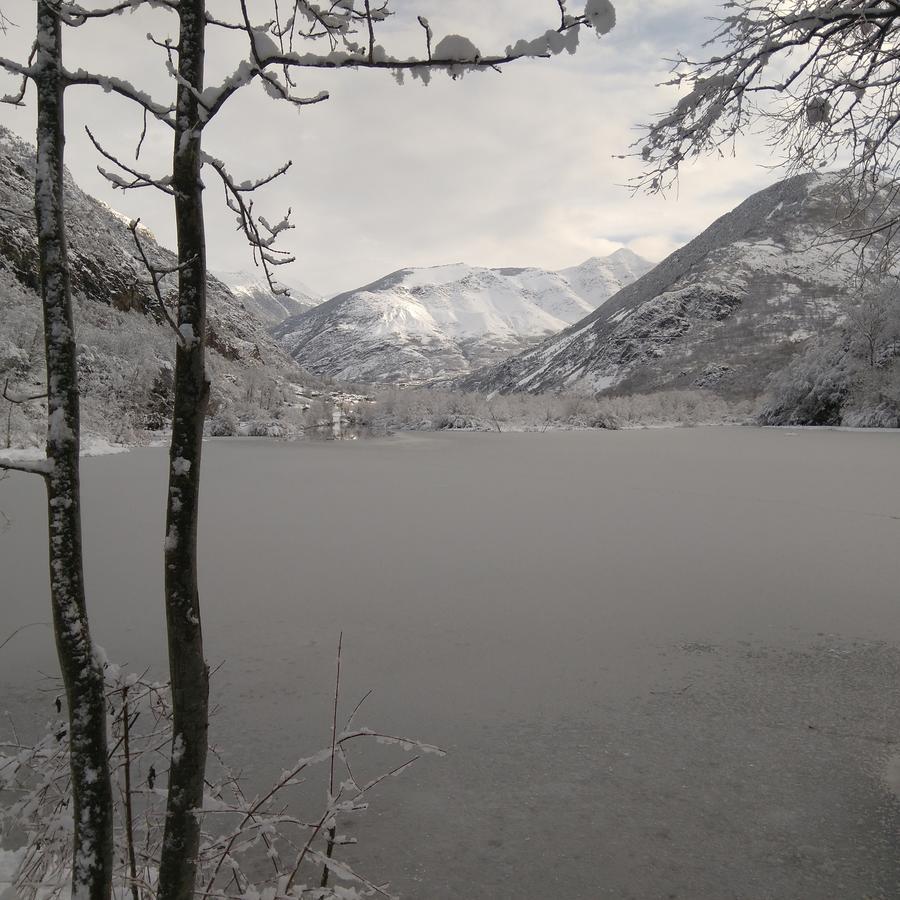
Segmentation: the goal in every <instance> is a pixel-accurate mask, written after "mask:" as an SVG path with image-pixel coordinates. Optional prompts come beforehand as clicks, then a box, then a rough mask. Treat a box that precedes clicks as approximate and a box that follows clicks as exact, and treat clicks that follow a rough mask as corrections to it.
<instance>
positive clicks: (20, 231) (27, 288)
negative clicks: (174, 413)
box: [0, 127, 299, 441]
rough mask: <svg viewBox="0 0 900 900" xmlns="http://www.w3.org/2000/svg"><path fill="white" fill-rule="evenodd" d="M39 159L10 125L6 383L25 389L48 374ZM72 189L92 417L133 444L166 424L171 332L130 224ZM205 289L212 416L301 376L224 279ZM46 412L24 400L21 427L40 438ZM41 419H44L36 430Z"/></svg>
mask: <svg viewBox="0 0 900 900" xmlns="http://www.w3.org/2000/svg"><path fill="white" fill-rule="evenodd" d="M34 166H35V159H34V148H33V147H32V146H31V145H30V144H28V143H26V142H24V141H22V140H20V139H19V138H17V137H16V136H15V135H13V134H12V133H10V132H9V131H7V130H6V129H3V128H2V127H0V380H5V379H6V378H9V379H10V383H11V385H13V386H15V387H16V389H17V390H18V391H19V392H21V393H26V394H27V393H36V392H37V391H34V390H31V388H39V387H40V386H41V385H42V383H43V381H44V377H45V375H44V368H43V348H42V344H41V341H40V339H39V338H40V335H41V324H40V315H41V312H40V309H41V307H40V299H39V297H38V295H37V294H36V293H35V289H36V288H37V286H38V276H37V267H38V258H37V241H36V235H35V227H34V212H33V202H34V201H33V197H34ZM65 190H66V211H67V221H66V226H67V234H68V240H69V261H70V266H71V273H72V293H73V300H74V306H75V310H74V313H75V320H76V327H77V333H78V352H79V370H80V371H79V378H80V384H81V388H82V400H83V402H82V410H83V413H84V424H85V427H86V428H87V429H88V430H93V431H94V432H95V433H96V434H99V435H102V436H105V437H107V438H109V439H111V440H128V439H130V438H129V434H128V432H130V431H134V430H141V429H146V428H150V429H155V428H160V427H163V426H164V425H165V423H166V421H167V417H168V409H169V404H170V398H171V386H172V385H171V382H172V377H171V373H172V363H173V361H174V348H175V343H174V340H173V335H172V332H171V330H170V328H169V326H168V324H167V323H166V321H165V316H164V315H163V314H162V312H161V310H160V309H159V307H158V303H157V300H156V298H155V296H154V293H153V291H152V288H151V287H150V284H149V279H148V276H147V273H146V271H145V269H144V267H143V264H142V263H141V262H140V260H139V259H138V258H137V250H136V248H135V245H134V240H133V237H132V235H131V233H130V231H129V228H128V224H129V223H128V219H127V218H126V217H124V216H122V215H121V214H120V213H117V212H116V211H115V210H112V209H110V208H109V207H108V206H107V205H106V204H104V203H102V202H100V201H98V200H95V199H94V198H93V197H90V196H88V195H87V194H85V193H84V192H83V191H82V190H81V189H80V188H79V187H78V185H77V184H76V183H75V181H74V180H73V179H72V177H71V175H70V174H69V173H68V172H67V173H66V184H65ZM139 234H140V239H141V243H142V245H143V247H144V250H145V252H146V254H147V256H148V257H149V259H150V260H151V261H152V262H153V263H154V264H155V265H157V266H159V267H161V268H167V269H170V268H172V267H173V266H174V264H175V257H174V255H173V254H172V253H171V252H170V251H169V250H167V249H165V248H164V247H160V246H159V245H158V244H157V242H156V240H155V238H154V237H153V235H152V234H151V233H150V232H149V231H148V230H147V229H145V228H143V227H141V228H140V229H139ZM207 287H208V304H209V315H208V322H207V339H208V347H209V350H210V353H209V364H210V372H211V376H212V391H211V397H212V400H211V409H212V411H213V412H215V411H217V410H222V409H227V408H228V407H229V405H234V403H236V402H238V401H241V402H242V401H243V398H245V397H246V396H247V395H248V393H251V391H250V389H249V387H248V385H250V386H256V385H258V384H260V383H269V384H271V385H273V386H278V387H279V388H280V386H282V385H287V381H288V380H290V381H293V380H295V379H296V378H297V377H298V376H299V372H298V369H297V366H296V364H295V363H294V361H293V360H292V359H291V358H290V357H289V356H288V355H287V354H286V353H285V352H284V351H283V350H282V349H281V347H280V346H279V345H278V344H277V343H276V342H275V341H274V340H273V338H272V337H271V336H270V335H269V333H268V331H267V329H266V326H265V323H264V322H261V321H260V320H259V319H258V318H257V317H256V316H255V315H254V314H253V312H252V311H250V310H248V309H247V308H246V306H245V305H244V304H242V303H241V302H239V301H238V300H236V299H235V297H234V296H233V295H232V294H231V292H230V291H229V290H228V288H227V287H226V286H225V285H224V284H222V283H221V282H220V281H219V280H218V279H216V278H214V277H210V278H209V280H208V284H207ZM175 288H176V285H175V283H174V279H172V278H171V277H170V278H168V279H166V281H165V282H164V285H163V294H164V296H165V298H166V301H167V303H169V304H172V303H173V301H174V294H175ZM289 388H290V386H289V385H288V386H286V387H285V391H288V390H289ZM254 390H255V387H254ZM270 393H272V394H273V395H274V394H275V393H276V391H275V388H274V387H273V389H272V391H271V392H270ZM41 415H42V412H41V409H40V406H39V404H26V405H25V406H18V407H16V408H15V409H14V410H13V411H12V416H13V420H14V427H13V431H14V432H16V431H17V432H18V433H19V435H20V436H21V435H24V436H25V440H26V441H29V440H31V439H32V438H33V435H34V434H35V433H38V432H39V431H40V427H41V426H40V420H41ZM32 423H38V424H37V425H35V427H36V428H37V432H34V431H33V429H31V425H32ZM29 429H31V430H29Z"/></svg>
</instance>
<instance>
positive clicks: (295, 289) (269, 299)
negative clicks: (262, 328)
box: [213, 269, 322, 326]
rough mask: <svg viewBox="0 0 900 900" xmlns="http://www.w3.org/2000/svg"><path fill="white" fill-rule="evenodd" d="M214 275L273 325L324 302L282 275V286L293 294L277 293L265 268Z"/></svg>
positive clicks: (256, 313)
mask: <svg viewBox="0 0 900 900" xmlns="http://www.w3.org/2000/svg"><path fill="white" fill-rule="evenodd" d="M213 274H214V275H215V277H216V278H218V279H219V281H221V282H222V283H223V284H225V285H226V286H227V287H228V288H229V290H230V291H231V293H232V294H234V296H235V298H236V299H237V301H238V302H239V303H241V304H243V306H244V308H245V309H247V310H248V311H249V312H251V313H252V314H253V315H254V316H255V317H256V318H257V319H259V320H260V321H261V322H265V323H266V324H267V325H270V326H273V325H279V324H281V323H282V322H283V321H284V320H285V319H287V318H289V317H290V316H298V315H300V314H301V313H304V312H306V311H307V310H310V309H312V308H313V307H314V306H318V305H319V304H320V303H321V302H322V298H321V297H320V296H319V295H318V294H316V293H315V292H313V291H311V290H310V289H309V288H308V287H307V286H306V285H305V284H302V283H301V282H299V281H291V282H284V281H281V279H280V278H278V282H277V284H278V286H279V287H284V288H287V289H288V290H289V291H290V294H288V295H285V294H276V293H274V292H273V291H272V289H271V287H269V282H268V281H267V280H266V276H265V274H264V273H263V272H262V270H261V269H256V270H254V271H252V272H246V271H240V272H214V273H213ZM274 274H275V276H276V277H278V276H280V275H281V271H280V269H276V270H275V273H274Z"/></svg>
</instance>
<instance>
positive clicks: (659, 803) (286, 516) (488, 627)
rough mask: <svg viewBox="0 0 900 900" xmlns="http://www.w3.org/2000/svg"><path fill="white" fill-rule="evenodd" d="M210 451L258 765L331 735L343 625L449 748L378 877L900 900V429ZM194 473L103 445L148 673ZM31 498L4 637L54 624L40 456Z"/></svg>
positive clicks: (349, 672) (23, 687) (410, 725)
mask: <svg viewBox="0 0 900 900" xmlns="http://www.w3.org/2000/svg"><path fill="white" fill-rule="evenodd" d="M205 454H206V455H205V468H204V478H205V481H204V489H203V525H202V559H201V564H202V565H201V579H202V580H201V587H202V594H201V600H202V605H203V608H204V625H205V634H206V646H207V656H208V658H209V660H210V662H211V663H212V664H216V663H218V662H220V661H221V662H223V666H222V668H221V669H220V670H219V671H218V673H217V674H216V676H215V679H214V682H213V700H214V702H215V703H217V704H218V705H219V706H220V707H221V709H220V711H219V712H218V714H217V715H216V716H215V719H214V722H213V727H214V733H215V736H216V738H217V739H218V740H219V742H220V743H221V744H223V745H224V746H226V747H227V748H228V751H229V755H230V757H231V758H232V759H233V760H235V761H236V762H239V763H240V764H242V765H243V766H244V768H245V772H246V775H247V778H248V780H249V781H250V782H251V784H257V783H260V782H259V779H263V780H268V778H269V777H270V776H274V775H275V774H277V773H278V772H280V771H281V769H282V768H283V767H284V766H286V765H287V764H289V762H290V761H291V760H293V759H294V758H295V757H297V756H302V755H306V754H307V753H308V752H311V751H313V750H315V749H318V748H319V747H320V746H324V745H325V744H326V743H327V740H328V730H329V721H330V718H329V717H330V713H329V704H330V699H331V685H332V679H333V661H334V655H335V647H336V643H337V638H338V633H339V631H340V630H341V629H343V631H344V635H345V637H344V667H345V680H344V698H345V701H346V703H347V705H350V706H352V703H353V702H355V700H356V699H358V697H359V696H360V695H361V694H362V693H363V692H364V691H366V690H368V689H369V688H372V689H374V691H375V693H374V695H373V696H372V698H371V699H370V700H369V701H368V703H367V705H366V709H367V712H366V713H365V715H363V717H362V722H364V723H365V724H367V725H369V726H371V727H373V728H376V727H377V728H379V729H384V730H391V731H397V732H401V733H406V734H412V735H414V736H417V737H420V738H422V739H423V740H427V741H430V742H433V743H436V744H440V745H441V746H443V747H445V748H446V749H447V750H448V751H449V754H450V755H449V756H448V757H447V758H446V759H436V758H431V757H429V758H426V759H424V760H423V761H422V762H420V763H419V764H417V766H416V767H415V768H414V769H413V770H412V771H411V772H408V773H406V774H405V775H404V776H403V777H402V778H400V779H397V780H394V779H391V781H390V783H389V784H385V785H384V787H383V789H379V793H378V795H377V796H376V797H375V798H374V802H373V806H372V809H371V810H370V812H369V813H368V814H366V816H365V817H364V818H363V819H362V820H360V825H359V826H358V827H356V828H354V829H353V833H354V834H356V835H357V836H358V837H359V839H360V847H359V849H358V850H357V851H355V858H357V859H360V860H361V861H362V866H361V867H362V868H363V870H364V871H365V872H366V873H367V874H369V875H370V876H371V877H373V878H376V879H381V880H390V881H391V883H392V886H393V888H394V889H395V890H396V891H398V892H399V893H401V894H402V896H404V897H406V898H408V900H445V898H484V900H488V898H491V900H493V898H497V900H506V898H509V900H512V898H517V900H522V898H525V900H532V898H533V900H545V898H546V900H550V898H572V900H575V898H578V900H581V898H584V900H590V898H599V897H610V898H616V900H627V898H634V900H656V898H660V900H670V898H679V900H732V898H734V900H765V898H772V900H776V898H777V900H829V898H833V900H863V898H888V897H897V896H898V895H900V841H898V826H900V807H898V805H897V802H896V800H895V798H894V796H893V794H892V793H891V791H890V784H891V783H894V784H895V785H897V786H898V789H900V690H898V685H900V650H898V648H900V434H887V433H844V432H828V431H825V432H812V431H800V432H791V431H787V430H759V429H750V428H697V429H675V430H655V431H624V432H596V433H591V432H586V433H575V432H568V433H552V432H548V433H546V434H504V435H497V434H443V435H422V436H411V437H400V438H395V439H387V440H377V441H366V442H362V441H360V442H343V443H331V444H313V443H302V444H291V445H288V444H279V443H275V442H265V441H250V440H244V441H224V442H223V441H219V442H212V443H208V444H207V445H206V449H205ZM165 463H166V454H165V451H164V450H163V449H144V450H139V451H135V452H133V453H130V454H126V455H122V456H114V457H105V458H99V459H89V460H86V461H85V463H84V483H85V492H86V501H85V504H86V511H85V514H86V529H85V530H86V541H85V548H86V554H87V563H88V588H89V603H90V612H91V616H92V622H93V627H94V633H95V637H96V638H97V640H98V641H99V642H100V643H101V644H102V645H103V646H104V647H105V648H106V649H107V652H108V653H109V655H110V657H111V658H113V659H118V660H123V661H127V662H128V663H129V664H130V666H131V667H133V668H136V669H141V668H143V667H144V666H146V665H154V664H158V663H159V661H160V660H161V659H162V655H163V653H164V636H163V610H162V601H161V595H162V565H161V549H160V548H161V542H162V533H163V528H162V521H163V505H162V504H163V497H164V490H163V480H164V475H165ZM0 510H2V511H3V513H4V514H5V515H6V516H7V517H8V518H9V520H10V521H9V524H8V526H7V527H5V528H4V529H3V530H2V531H0V573H2V576H0V577H2V582H0V584H2V587H0V591H2V598H3V599H2V610H3V613H2V632H3V634H2V635H0V639H2V637H4V636H5V635H6V634H7V633H8V632H10V631H11V630H12V629H13V628H15V627H17V626H19V625H21V624H23V623H26V622H32V621H35V620H39V619H44V620H47V619H48V618H49V616H48V612H47V588H46V555H45V550H44V547H43V540H44V510H43V497H42V487H41V485H40V484H39V482H38V480H37V479H30V478H28V477H26V476H12V477H10V478H9V479H8V480H6V481H4V482H3V483H2V484H0ZM53 665H54V663H53V651H52V644H51V638H50V634H49V631H47V630H46V629H43V628H34V629H30V630H28V631H26V632H23V633H22V634H21V635H19V636H18V637H17V638H15V639H14V640H13V641H12V642H11V643H10V644H8V645H7V646H6V647H5V648H4V649H3V650H2V651H0V684H2V685H3V696H2V699H0V706H4V707H8V708H10V709H12V710H14V711H15V712H16V715H17V716H18V717H22V716H26V715H27V712H28V710H29V709H30V710H32V711H33V710H34V708H35V696H36V694H35V690H34V686H35V683H36V681H37V680H38V678H39V672H40V671H52V670H53ZM50 702H51V698H49V697H46V696H40V697H38V699H37V703H39V704H45V705H46V706H47V707H49V706H50ZM48 716H49V712H48Z"/></svg>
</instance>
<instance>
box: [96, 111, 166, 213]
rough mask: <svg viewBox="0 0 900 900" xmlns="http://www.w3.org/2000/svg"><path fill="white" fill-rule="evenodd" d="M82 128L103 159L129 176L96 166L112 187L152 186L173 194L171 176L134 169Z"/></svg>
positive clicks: (126, 189) (127, 188) (135, 187)
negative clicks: (129, 179) (156, 174)
mask: <svg viewBox="0 0 900 900" xmlns="http://www.w3.org/2000/svg"><path fill="white" fill-rule="evenodd" d="M84 130H85V131H86V132H87V136H88V138H90V141H91V143H92V144H93V145H94V148H95V149H96V150H97V152H98V153H99V154H100V155H101V156H102V157H103V158H104V159H108V160H109V161H110V162H111V163H113V164H114V165H116V166H118V167H119V168H120V169H121V170H122V171H123V172H125V173H127V174H128V175H130V176H131V181H128V180H127V179H125V178H122V177H121V176H120V175H117V174H116V173H115V172H109V171H107V170H106V169H104V168H103V167H102V166H97V171H98V172H99V173H100V174H101V175H102V176H103V177H104V178H105V179H106V180H107V181H108V182H109V183H110V184H111V185H112V186H113V187H114V188H119V189H121V190H123V191H129V190H136V189H138V188H145V187H154V188H156V189H157V190H159V191H162V192H163V193H164V194H169V195H170V196H171V195H174V193H175V191H174V190H173V189H172V177H171V176H170V175H166V176H164V177H162V178H154V177H153V176H152V175H147V174H146V173H144V172H139V171H138V170H137V169H134V168H132V167H131V166H129V165H127V164H126V163H124V162H122V160H120V159H119V158H118V157H116V156H114V155H113V154H112V153H110V152H109V151H108V150H106V149H104V147H103V146H102V145H101V144H100V142H99V141H98V140H97V138H95V137H94V135H93V133H92V132H91V130H90V128H88V127H87V126H85V129H84Z"/></svg>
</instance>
